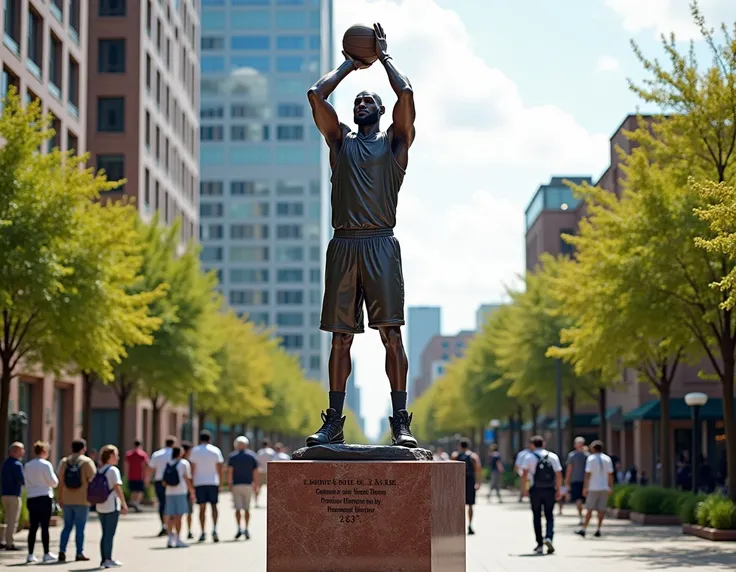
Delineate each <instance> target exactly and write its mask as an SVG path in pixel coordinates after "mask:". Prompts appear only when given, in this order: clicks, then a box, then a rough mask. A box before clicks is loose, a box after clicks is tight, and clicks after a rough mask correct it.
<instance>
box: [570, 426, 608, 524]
mask: <svg viewBox="0 0 736 572" xmlns="http://www.w3.org/2000/svg"><path fill="white" fill-rule="evenodd" d="M590 449H591V451H592V454H591V455H588V459H587V460H586V462H585V486H584V488H583V495H585V508H586V511H587V512H586V513H585V522H584V523H583V527H582V528H581V529H580V530H577V531H576V532H575V533H576V534H579V535H580V536H582V537H583V538H585V532H586V530H587V528H588V524H590V521H591V519H592V518H593V513H594V512H595V513H597V514H598V528H597V529H596V531H595V534H594V536H595V537H600V535H601V526H603V519H604V518H605V516H606V505H607V504H608V495H610V494H611V491H612V490H613V461H612V460H611V457H609V456H608V455H606V454H605V453H604V452H603V441H593V442H592V443H591V444H590Z"/></svg>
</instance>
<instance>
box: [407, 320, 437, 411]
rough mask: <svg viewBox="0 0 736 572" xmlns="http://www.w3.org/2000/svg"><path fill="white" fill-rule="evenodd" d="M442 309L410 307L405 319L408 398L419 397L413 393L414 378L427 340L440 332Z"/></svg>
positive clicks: (418, 371) (419, 368) (419, 369)
mask: <svg viewBox="0 0 736 572" xmlns="http://www.w3.org/2000/svg"><path fill="white" fill-rule="evenodd" d="M441 322H442V308H440V307H439V306H410V307H409V315H408V319H407V330H408V336H407V347H408V354H409V355H408V357H409V375H408V377H407V380H408V390H409V397H410V398H412V399H413V398H415V397H418V396H419V395H418V394H416V391H415V388H414V386H415V383H416V378H418V377H419V375H420V373H421V370H422V367H421V359H422V352H423V351H424V348H425V347H426V346H427V343H428V342H429V340H431V339H432V338H433V337H434V336H439V335H440V332H441V331H442V323H441Z"/></svg>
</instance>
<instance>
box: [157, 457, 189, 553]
mask: <svg viewBox="0 0 736 572" xmlns="http://www.w3.org/2000/svg"><path fill="white" fill-rule="evenodd" d="M163 485H164V487H165V493H166V508H165V511H166V512H165V516H166V526H167V527H168V533H169V540H168V542H167V544H166V547H167V548H188V547H189V545H188V544H186V543H185V542H184V541H182V539H181V522H182V517H183V516H184V515H185V514H189V507H190V502H193V501H194V485H193V484H192V466H191V465H190V464H189V461H187V460H186V459H184V458H182V450H181V448H180V447H173V448H172V449H171V460H170V461H169V462H168V463H167V464H166V468H165V469H164V475H163Z"/></svg>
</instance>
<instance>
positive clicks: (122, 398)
mask: <svg viewBox="0 0 736 572" xmlns="http://www.w3.org/2000/svg"><path fill="white" fill-rule="evenodd" d="M117 383H118V387H117V394H118V415H119V417H120V418H119V420H118V449H120V450H121V453H120V454H121V455H122V454H124V452H123V451H124V446H125V430H126V429H127V425H128V424H127V421H126V419H125V418H126V415H125V412H126V411H125V410H126V408H127V405H128V398H129V397H130V386H129V385H127V384H126V381H125V376H124V375H121V376H120V378H119V380H118V382H117ZM121 469H122V470H121V471H120V472H121V473H123V472H124V471H125V463H123V466H122V467H121Z"/></svg>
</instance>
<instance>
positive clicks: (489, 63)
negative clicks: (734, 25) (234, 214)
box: [334, 0, 736, 438]
mask: <svg viewBox="0 0 736 572" xmlns="http://www.w3.org/2000/svg"><path fill="white" fill-rule="evenodd" d="M689 1H690V0H643V1H642V0H565V1H563V2H560V1H557V2H549V0H514V1H513V2H509V1H507V0H334V17H335V21H334V33H335V46H336V49H337V50H339V49H341V41H342V35H343V33H344V31H345V30H346V29H347V28H348V27H350V26H351V25H352V24H356V23H365V24H372V23H373V22H376V21H377V22H380V23H381V24H382V25H383V28H384V30H385V32H386V37H387V40H388V51H389V53H390V54H391V55H392V57H393V61H394V63H395V65H396V66H397V67H398V69H400V70H401V71H402V72H403V73H405V74H406V75H407V76H408V77H409V79H410V81H411V83H412V86H413V88H414V97H415V104H416V109H417V120H416V131H417V136H416V141H415V143H414V145H413V146H412V148H411V151H410V155H409V166H408V169H407V174H406V178H405V180H404V184H403V187H402V190H401V193H400V196H399V206H398V217H397V218H398V222H397V227H396V229H395V232H396V236H397V238H398V239H399V241H400V243H401V250H402V257H403V264H404V280H405V292H406V305H407V306H415V305H431V306H440V307H441V308H442V330H443V333H444V334H453V333H456V332H457V331H459V330H462V329H474V327H475V311H476V309H477V308H478V306H479V305H480V304H482V303H492V302H497V301H502V300H503V299H504V292H505V286H506V285H509V284H512V283H514V281H515V280H516V277H517V276H518V275H519V274H520V273H522V272H523V269H524V210H525V208H526V206H527V204H528V202H529V201H530V200H531V197H532V196H533V194H534V192H535V191H536V189H537V188H538V187H539V185H540V184H545V183H548V182H549V179H550V177H552V176H553V175H565V176H571V175H590V176H592V177H593V179H594V180H597V179H598V177H599V176H600V175H601V174H602V173H603V171H604V170H605V168H606V167H607V166H608V164H609V162H610V145H609V138H610V137H611V135H612V134H613V133H614V132H615V131H616V129H617V128H618V126H619V125H620V124H621V122H622V121H623V119H624V118H625V116H626V115H627V114H629V113H635V112H637V111H646V110H647V109H646V108H645V107H644V106H643V105H642V103H641V102H640V101H638V100H637V97H636V96H635V95H634V94H633V93H632V92H631V91H630V90H629V85H628V80H629V79H630V80H632V81H634V82H638V81H640V80H641V79H642V78H644V77H646V75H645V72H644V71H643V68H642V66H641V64H640V63H639V61H638V60H637V58H636V56H635V55H634V52H633V50H632V48H631V45H630V42H631V40H632V39H633V40H634V41H635V42H636V43H637V44H638V45H639V46H640V48H641V49H642V51H643V52H644V54H645V55H646V56H647V57H651V58H654V57H662V55H663V52H662V48H661V43H660V41H659V35H660V34H661V33H665V34H669V33H670V32H673V31H674V32H675V33H676V36H677V38H678V40H683V41H689V40H691V39H695V41H696V42H698V33H697V30H696V29H695V28H694V26H693V25H692V20H691V18H690V11H689ZM733 1H734V0H701V7H702V9H703V11H704V13H705V15H706V17H707V18H708V19H709V22H710V23H711V24H712V25H715V26H718V25H720V22H722V21H727V22H729V21H730V22H733V20H734V19H735V17H736V10H735V9H734V7H733ZM729 5H730V8H729V7H728V6H729ZM683 45H684V44H683ZM697 45H698V47H699V48H701V47H702V42H698V44H697ZM335 57H336V60H335V61H336V62H340V61H341V59H342V56H341V55H340V54H339V53H338V54H336V56H335ZM363 89H367V90H372V91H375V92H377V93H378V94H379V95H381V96H382V98H383V101H384V104H385V105H386V108H387V111H386V120H384V124H383V125H382V126H383V128H384V129H386V128H388V125H389V123H388V118H390V116H391V107H392V106H393V102H394V101H395V98H394V96H393V94H392V91H391V87H390V85H389V83H388V79H387V77H386V73H385V70H384V69H383V67H382V66H381V65H380V63H377V64H375V65H373V66H372V67H371V68H369V69H367V70H361V71H358V72H354V73H352V74H351V75H350V76H348V77H347V78H346V79H345V80H344V81H343V83H342V84H341V85H340V86H339V87H338V88H337V90H336V91H335V104H336V107H337V111H338V115H339V116H340V118H341V120H342V121H343V122H344V123H347V124H352V121H351V120H352V118H351V106H352V101H353V98H354V96H355V95H356V94H357V93H358V92H359V91H361V90H363ZM406 334H407V332H406V328H404V336H406ZM353 355H354V359H355V364H356V382H357V385H358V386H359V387H361V393H362V414H363V416H364V417H365V418H366V429H367V433H368V435H369V436H370V437H373V438H375V437H378V428H379V420H380V418H381V417H383V416H385V415H386V412H387V409H388V406H389V394H390V387H389V384H388V380H387V378H386V375H385V372H384V349H383V346H382V345H381V343H380V339H379V336H378V333H377V332H375V331H373V330H366V333H365V334H362V335H359V336H356V339H355V342H354V344H353ZM409 410H411V404H410V406H409Z"/></svg>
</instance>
